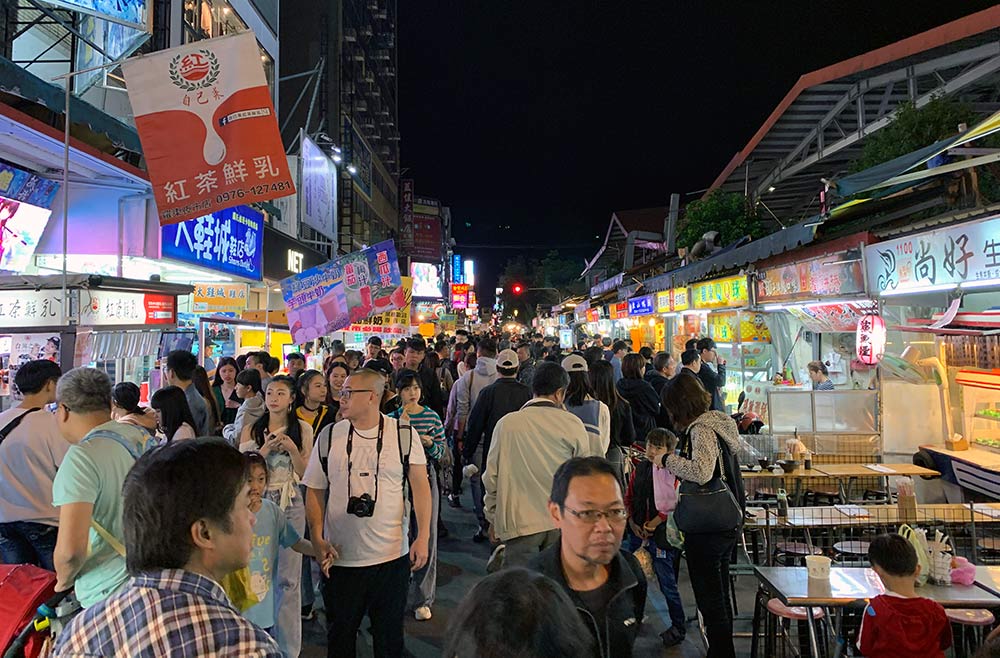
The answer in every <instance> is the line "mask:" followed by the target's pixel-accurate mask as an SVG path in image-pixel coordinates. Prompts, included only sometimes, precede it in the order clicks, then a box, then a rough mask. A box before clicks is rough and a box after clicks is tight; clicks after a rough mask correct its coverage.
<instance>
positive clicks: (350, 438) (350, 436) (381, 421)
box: [347, 414, 385, 503]
mask: <svg viewBox="0 0 1000 658" xmlns="http://www.w3.org/2000/svg"><path fill="white" fill-rule="evenodd" d="M384 427H385V416H383V415H382V414H379V416H378V438H377V439H376V442H375V495H374V496H373V497H372V502H373V503H375V502H378V474H379V469H380V468H381V463H380V462H381V459H380V457H381V456H382V430H383V428H384ZM353 449H354V423H351V429H349V430H348V431H347V499H348V500H350V499H351V467H352V466H353V465H354V463H353V461H352V460H351V451H352V450H353Z"/></svg>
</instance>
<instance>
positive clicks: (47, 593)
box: [0, 564, 79, 658]
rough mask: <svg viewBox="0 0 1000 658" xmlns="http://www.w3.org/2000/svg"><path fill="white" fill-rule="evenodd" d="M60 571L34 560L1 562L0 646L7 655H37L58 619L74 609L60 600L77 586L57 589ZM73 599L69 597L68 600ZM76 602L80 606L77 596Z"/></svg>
mask: <svg viewBox="0 0 1000 658" xmlns="http://www.w3.org/2000/svg"><path fill="white" fill-rule="evenodd" d="M55 588H56V575H55V574H54V573H52V572H51V571H46V570H45V569H40V568H38V567H36V566H34V565H30V564H3V565H0V649H2V650H3V658H37V657H38V656H40V655H41V654H42V651H43V648H44V646H45V642H46V639H47V638H48V637H50V636H51V637H54V636H55V634H56V632H57V631H58V630H59V628H57V627H58V626H59V624H58V619H59V617H60V616H62V617H63V618H65V617H66V616H67V615H71V614H72V612H73V610H69V609H67V607H66V605H65V604H64V605H63V606H60V605H59V604H60V603H61V602H62V601H63V599H65V598H66V597H67V595H69V594H71V593H72V591H73V590H67V591H65V592H59V593H58V594H56V593H55ZM68 603H69V601H67V604H68ZM72 605H73V606H75V608H76V609H79V603H76V601H75V600H74V601H73V602H72Z"/></svg>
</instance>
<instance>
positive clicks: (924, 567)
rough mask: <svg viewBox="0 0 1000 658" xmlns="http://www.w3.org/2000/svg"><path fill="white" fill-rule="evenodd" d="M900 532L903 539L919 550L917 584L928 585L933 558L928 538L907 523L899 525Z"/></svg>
mask: <svg viewBox="0 0 1000 658" xmlns="http://www.w3.org/2000/svg"><path fill="white" fill-rule="evenodd" d="M899 534H900V536H902V538H903V539H905V540H906V541H908V542H910V544H912V545H913V549H914V550H915V551H916V552H917V564H919V565H920V574H919V575H918V576H917V580H916V583H917V586H918V587H919V586H921V585H926V584H927V578H928V577H929V576H930V573H931V559H930V555H929V554H928V552H927V539H926V537H924V535H923V534H921V533H920V532H918V531H917V530H915V529H914V528H911V527H910V526H909V525H907V524H905V523H904V524H903V525H901V526H899Z"/></svg>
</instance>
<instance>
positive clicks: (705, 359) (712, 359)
mask: <svg viewBox="0 0 1000 658" xmlns="http://www.w3.org/2000/svg"><path fill="white" fill-rule="evenodd" d="M698 353H699V355H700V356H701V363H702V367H701V370H699V371H698V378H699V379H701V383H702V384H703V385H704V386H705V390H706V391H708V392H709V393H711V394H712V409H713V410H715V411H721V412H723V413H725V412H726V399H725V397H724V396H723V394H722V391H723V390H725V388H726V361H725V359H719V352H718V351H717V350H716V349H715V341H714V340H712V339H711V338H702V339H701V340H699V341H698ZM706 363H710V364H713V365H714V366H715V370H713V369H712V367H711V366H709V367H706V366H705V364H706Z"/></svg>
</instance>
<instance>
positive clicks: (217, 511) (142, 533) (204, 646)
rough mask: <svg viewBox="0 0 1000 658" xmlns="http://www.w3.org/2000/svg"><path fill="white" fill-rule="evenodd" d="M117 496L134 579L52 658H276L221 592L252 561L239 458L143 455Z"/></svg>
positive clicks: (73, 627) (193, 452)
mask: <svg viewBox="0 0 1000 658" xmlns="http://www.w3.org/2000/svg"><path fill="white" fill-rule="evenodd" d="M123 495H124V497H125V504H124V511H123V514H122V516H123V519H122V520H123V524H124V527H125V550H126V562H127V565H128V571H129V574H130V575H131V576H132V578H131V580H130V581H129V583H128V585H127V586H126V587H125V589H124V590H122V591H121V592H119V593H118V594H115V595H113V596H111V597H110V598H108V599H106V600H105V601H103V602H101V603H98V604H96V605H94V606H92V607H90V608H88V609H87V610H86V611H85V612H84V613H83V614H81V615H79V616H78V617H77V618H76V619H74V620H73V623H71V624H70V626H69V627H68V628H67V629H66V630H65V631H64V632H63V633H62V634H61V635H60V636H59V638H58V639H57V640H56V646H55V656H58V657H60V658H68V657H70V656H73V657H84V656H86V657H91V656H128V657H130V658H132V657H139V656H149V657H150V658H152V657H154V656H156V657H158V656H171V657H187V656H192V657H193V656H240V657H241V658H243V657H247V656H250V657H254V658H270V657H272V656H273V657H275V658H278V657H280V656H282V655H283V654H282V653H281V650H280V649H278V645H277V644H276V643H275V642H274V640H273V639H271V637H270V636H268V635H267V633H265V632H264V631H263V630H261V629H259V628H257V627H256V626H254V625H253V624H252V623H250V622H249V621H247V620H246V619H244V618H243V617H242V616H240V613H239V611H237V609H236V608H235V607H233V605H232V603H230V601H229V597H228V596H227V595H226V593H225V591H223V589H222V587H221V586H220V585H219V582H220V581H221V580H222V579H223V577H225V576H226V575H227V574H230V573H232V572H233V571H236V570H238V569H241V568H243V567H245V566H247V563H248V562H249V560H250V549H251V542H252V539H253V523H254V517H253V513H251V512H250V507H249V505H250V499H249V487H248V485H247V476H246V462H245V460H244V457H243V455H241V454H240V453H239V452H238V451H237V450H236V449H234V448H232V447H230V446H228V445H226V444H225V443H223V442H222V441H219V440H214V439H194V440H191V441H180V442H177V443H174V444H171V445H168V446H166V447H164V448H160V449H158V450H154V451H152V452H150V453H147V454H146V455H144V456H143V457H141V458H140V459H139V461H137V462H136V464H135V466H134V467H133V468H132V470H131V471H130V472H129V475H128V477H127V478H126V480H125V486H124V489H123Z"/></svg>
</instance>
